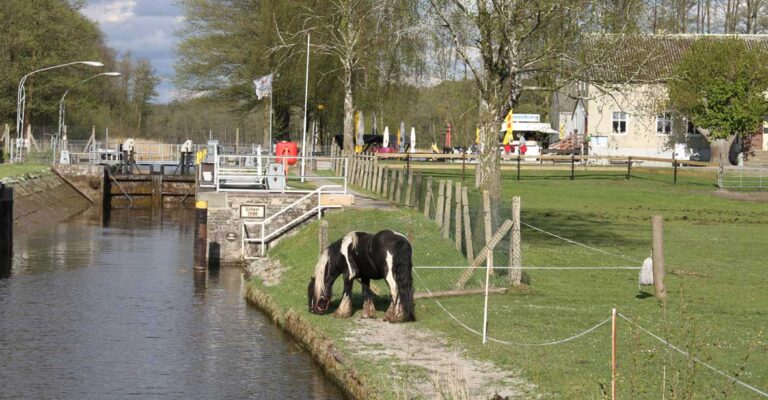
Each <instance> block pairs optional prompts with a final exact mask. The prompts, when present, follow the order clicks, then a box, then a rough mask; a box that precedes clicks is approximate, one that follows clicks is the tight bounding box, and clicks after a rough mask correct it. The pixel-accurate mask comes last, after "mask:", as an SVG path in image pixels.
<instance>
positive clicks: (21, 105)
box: [11, 61, 104, 161]
mask: <svg viewBox="0 0 768 400" xmlns="http://www.w3.org/2000/svg"><path fill="white" fill-rule="evenodd" d="M77 64H82V65H87V66H89V67H103V66H104V64H103V63H101V62H99V61H75V62H70V63H66V64H59V65H54V66H51V67H45V68H41V69H38V70H35V71H32V72H30V73H28V74H26V75H24V76H23V77H22V78H21V80H20V81H19V91H18V94H17V97H16V143H18V141H19V140H20V139H22V138H23V137H24V109H25V107H26V101H27V95H26V92H25V91H24V82H26V81H27V78H29V77H30V76H31V75H33V74H36V73H38V72H43V71H49V70H52V69H56V68H62V67H68V66H70V65H77ZM17 153H18V152H14V146H11V160H15V161H21V154H17Z"/></svg>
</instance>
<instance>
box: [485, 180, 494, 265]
mask: <svg viewBox="0 0 768 400" xmlns="http://www.w3.org/2000/svg"><path fill="white" fill-rule="evenodd" d="M483 222H484V224H485V245H486V246H488V243H490V242H491V237H492V236H493V232H492V228H491V194H490V193H489V192H488V191H487V190H483ZM488 258H489V259H490V260H491V261H490V262H489V264H488V265H489V268H490V270H491V272H493V249H491V251H490V252H489V253H488Z"/></svg>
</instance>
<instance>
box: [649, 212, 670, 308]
mask: <svg viewBox="0 0 768 400" xmlns="http://www.w3.org/2000/svg"><path fill="white" fill-rule="evenodd" d="M651 228H652V230H653V243H652V249H653V255H652V257H653V286H654V288H655V289H656V298H657V299H659V300H661V301H666V299H667V289H666V287H665V286H664V219H663V218H662V216H661V215H654V216H652V217H651Z"/></svg>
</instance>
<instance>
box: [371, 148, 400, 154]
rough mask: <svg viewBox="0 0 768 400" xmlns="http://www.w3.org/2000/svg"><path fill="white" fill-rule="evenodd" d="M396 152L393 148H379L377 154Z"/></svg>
mask: <svg viewBox="0 0 768 400" xmlns="http://www.w3.org/2000/svg"><path fill="white" fill-rule="evenodd" d="M395 151H396V150H395V149H394V148H392V147H379V148H377V149H376V152H377V153H394V152H395Z"/></svg>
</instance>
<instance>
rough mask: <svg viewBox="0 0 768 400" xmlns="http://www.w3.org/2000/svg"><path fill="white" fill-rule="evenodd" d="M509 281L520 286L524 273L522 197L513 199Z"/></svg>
mask: <svg viewBox="0 0 768 400" xmlns="http://www.w3.org/2000/svg"><path fill="white" fill-rule="evenodd" d="M509 239H510V240H509V242H510V243H509V267H510V269H509V280H510V283H512V285H513V286H517V285H519V284H520V279H521V278H522V275H523V271H522V266H523V255H522V253H521V252H520V197H519V196H515V197H513V198H512V232H511V234H510V235H509Z"/></svg>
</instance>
